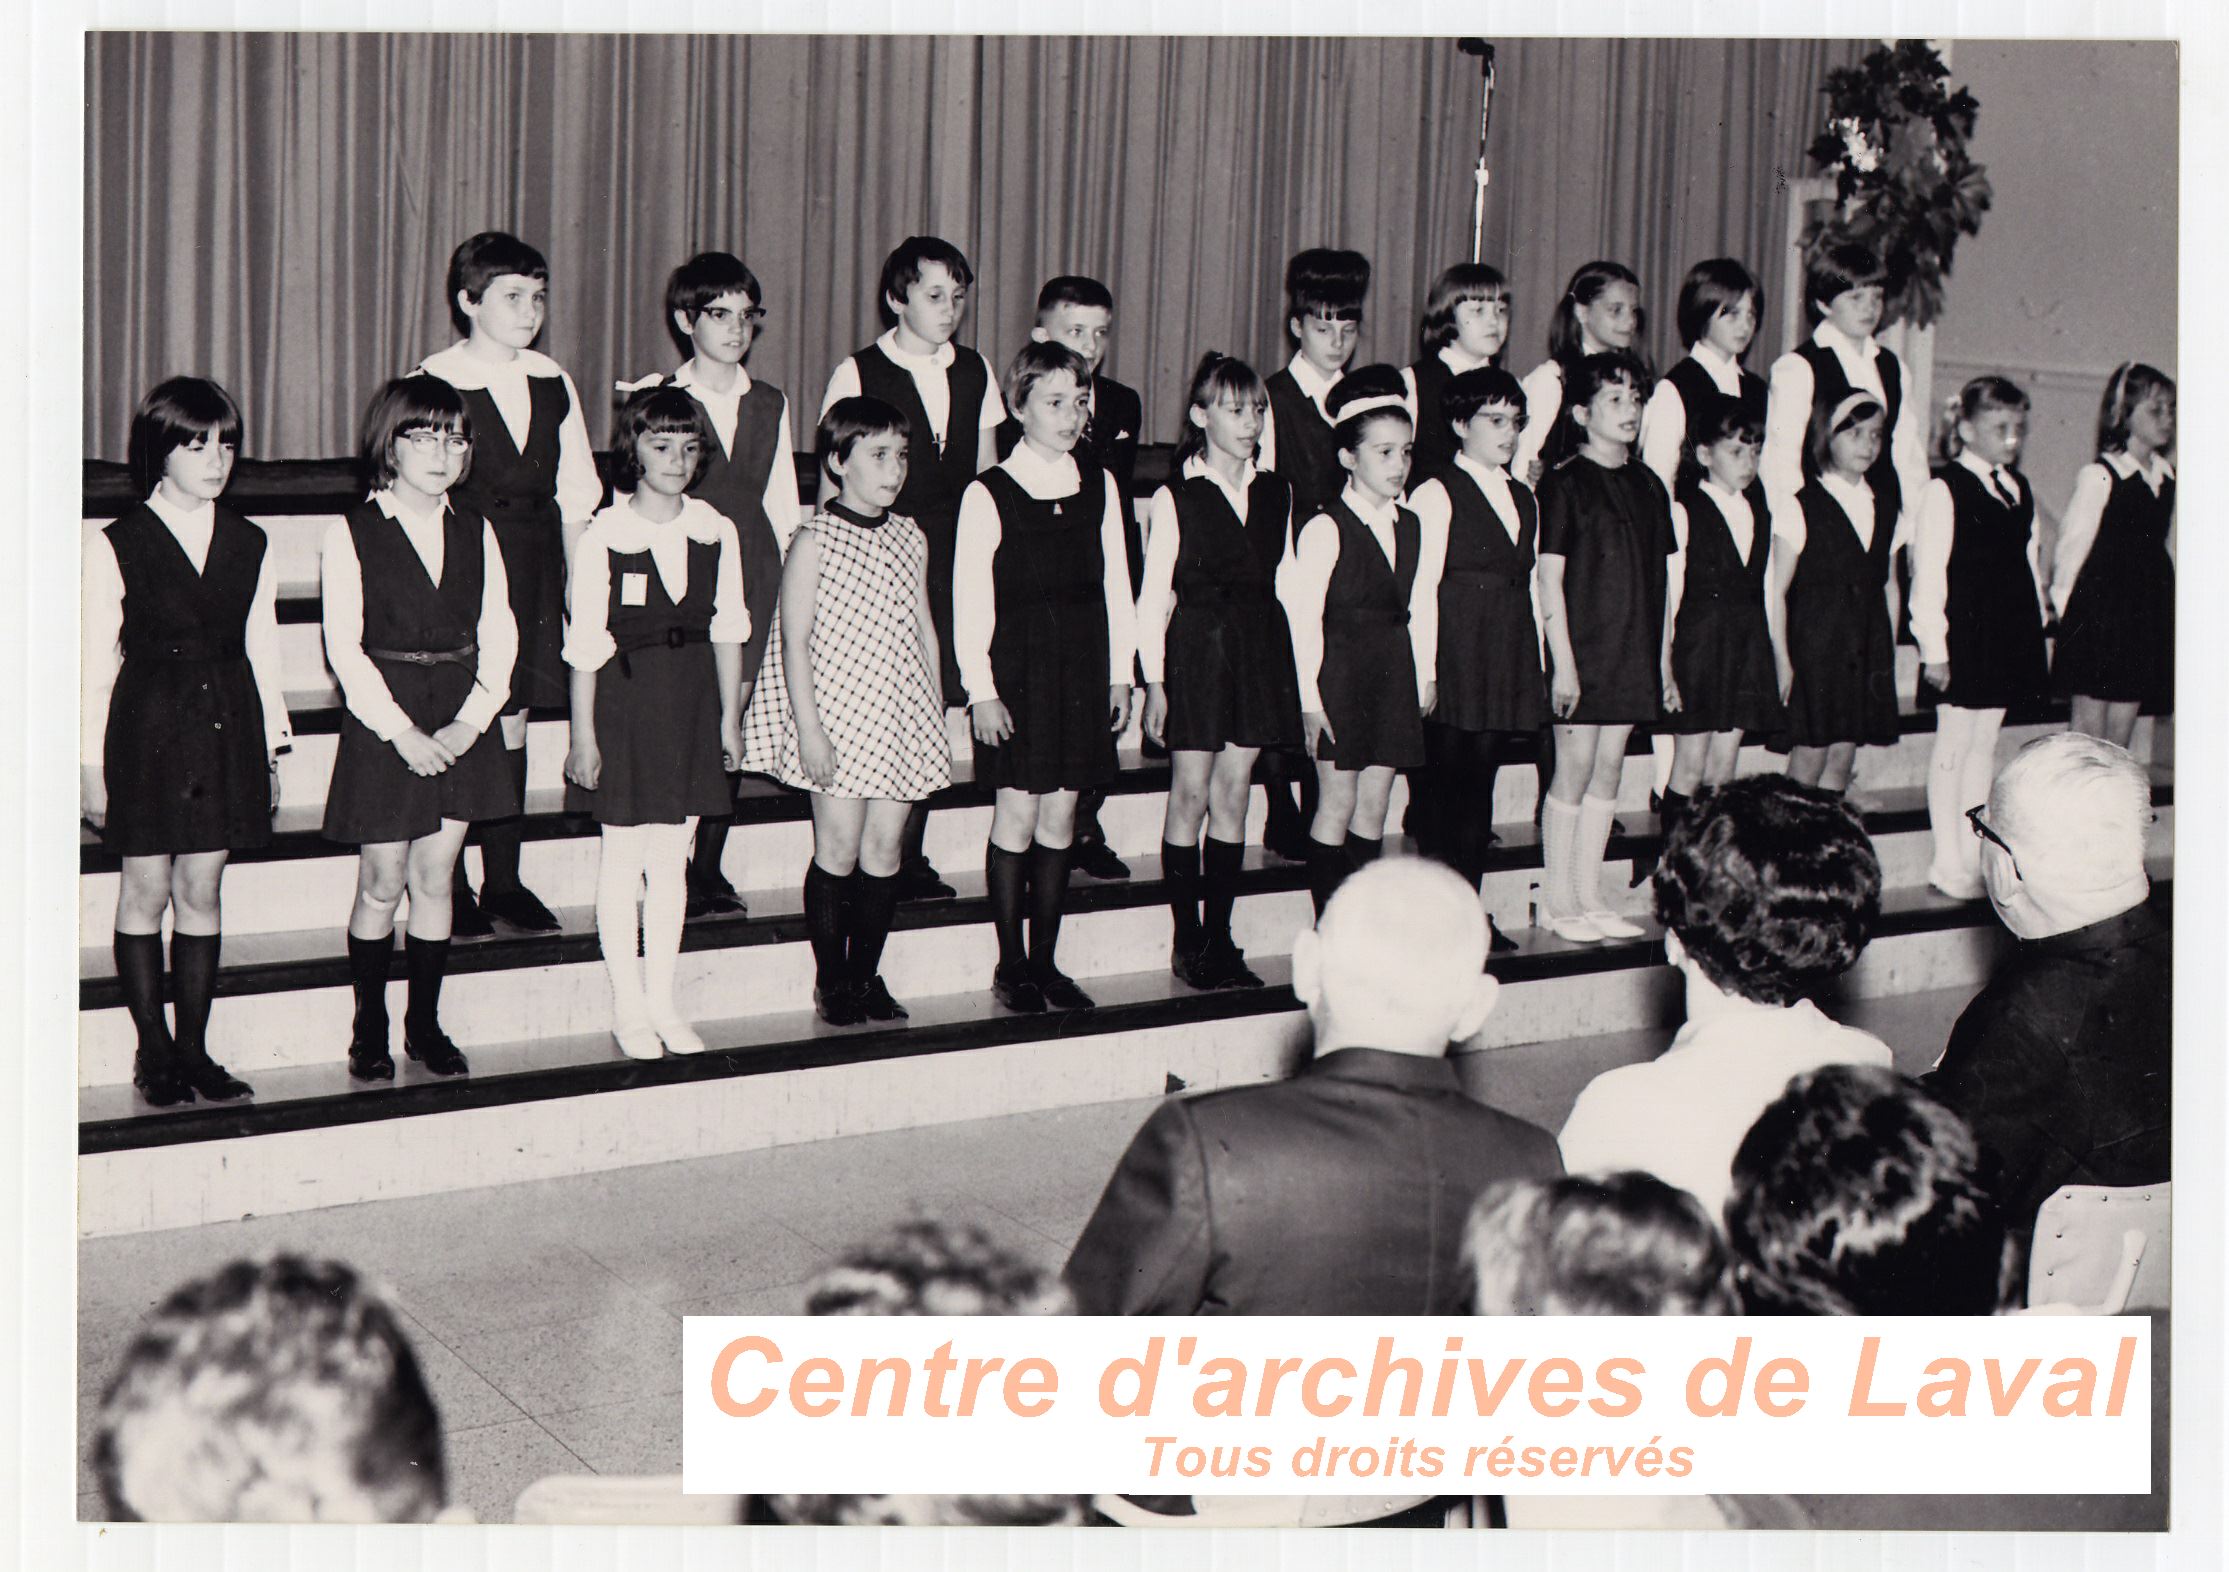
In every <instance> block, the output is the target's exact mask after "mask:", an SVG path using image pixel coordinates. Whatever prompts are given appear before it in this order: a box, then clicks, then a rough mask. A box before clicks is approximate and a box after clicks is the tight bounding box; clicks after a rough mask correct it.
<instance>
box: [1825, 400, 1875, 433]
mask: <svg viewBox="0 0 2229 1572" xmlns="http://www.w3.org/2000/svg"><path fill="white" fill-rule="evenodd" d="M1860 404H1871V405H1873V406H1874V407H1875V408H1877V409H1883V410H1885V409H1886V408H1887V407H1888V406H1887V405H1885V404H1883V403H1882V402H1881V401H1880V400H1879V399H1878V398H1876V397H1874V396H1873V395H1872V394H1870V393H1866V392H1862V391H1861V392H1856V393H1846V394H1844V395H1843V397H1842V402H1841V403H1839V404H1837V405H1835V406H1834V418H1833V419H1831V420H1829V421H1828V422H1827V429H1828V430H1829V431H1840V430H1841V429H1842V422H1843V421H1845V420H1847V419H1849V418H1850V411H1851V410H1853V409H1856V408H1857V407H1858V406H1859V405H1860Z"/></svg>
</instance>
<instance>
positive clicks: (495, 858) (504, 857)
mask: <svg viewBox="0 0 2229 1572" xmlns="http://www.w3.org/2000/svg"><path fill="white" fill-rule="evenodd" d="M503 762H504V763H506V764H508V765H509V766H510V767H511V785H512V787H513V789H515V790H516V791H517V792H518V794H519V805H520V809H521V811H522V812H523V811H524V809H525V804H526V750H525V749H524V748H506V749H504V750H503ZM475 833H476V834H477V835H478V836H479V840H480V871H481V873H482V875H483V876H484V877H483V878H482V879H481V881H480V887H481V890H482V892H483V893H485V892H486V891H488V890H515V889H517V888H518V887H519V845H520V843H521V842H523V841H524V840H525V839H526V825H525V823H524V822H523V821H522V820H519V819H517V818H510V819H491V820H489V821H487V822H486V823H484V824H482V825H480V826H479V827H478V829H477V831H476V832H475ZM406 937H407V936H406Z"/></svg>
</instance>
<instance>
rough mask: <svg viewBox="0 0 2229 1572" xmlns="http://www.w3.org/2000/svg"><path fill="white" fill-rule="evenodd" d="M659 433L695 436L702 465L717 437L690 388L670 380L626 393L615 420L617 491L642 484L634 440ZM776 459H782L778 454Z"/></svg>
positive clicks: (613, 465)
mask: <svg viewBox="0 0 2229 1572" xmlns="http://www.w3.org/2000/svg"><path fill="white" fill-rule="evenodd" d="M658 436H691V437H695V438H696V439H697V442H698V443H699V448H698V456H697V463H698V466H699V467H700V468H701V467H702V466H703V463H704V457H703V456H704V454H706V453H709V452H710V451H711V450H712V443H713V440H714V439H713V436H712V427H711V423H710V422H709V421H707V420H706V419H705V418H704V406H703V405H701V404H699V403H698V402H697V401H696V399H695V397H694V396H692V395H691V394H690V392H689V391H688V389H686V388H677V387H675V386H674V385H673V384H672V383H670V382H665V383H660V384H659V385H658V386H656V387H654V388H639V389H637V390H636V391H634V392H632V393H630V394H628V395H627V401H626V402H625V403H624V404H621V405H620V406H619V418H618V419H617V420H615V421H613V422H612V428H611V484H612V489H613V490H614V491H632V490H634V489H635V487H637V486H639V485H641V484H642V465H641V463H640V461H639V460H638V459H637V458H636V457H635V444H636V443H637V442H639V441H641V440H642V439H643V438H644V437H658ZM775 462H776V463H779V462H781V459H780V456H779V455H777V456H776V458H775ZM692 478H693V477H692Z"/></svg>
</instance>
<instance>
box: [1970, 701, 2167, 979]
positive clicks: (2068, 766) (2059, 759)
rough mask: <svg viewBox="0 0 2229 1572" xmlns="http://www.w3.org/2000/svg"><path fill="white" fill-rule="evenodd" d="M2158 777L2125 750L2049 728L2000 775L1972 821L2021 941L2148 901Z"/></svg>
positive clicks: (1996, 902)
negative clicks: (2147, 853)
mask: <svg viewBox="0 0 2229 1572" xmlns="http://www.w3.org/2000/svg"><path fill="white" fill-rule="evenodd" d="M2151 820H2152V783H2151V778H2150V777H2149V776H2148V775H2147V774H2146V773H2145V770H2144V766H2143V764H2142V763H2141V762H2139V761H2138V760H2137V759H2136V757H2135V756H2134V755H2133V754H2131V753H2130V752H2129V751H2128V750H2127V749H2125V748H2117V747H2115V746H2114V745H2113V744H2112V743H2110V742H2107V741H2105V740H2104V739H2103V738H2100V737H2087V736H2084V735H2083V734H2082V733H2080V732H2073V731H2062V732H2053V733H2052V734H2051V735H2049V736H2047V737H2039V738H2037V739H2036V740H2035V741H2034V742H2031V743H2029V744H2028V745H2027V746H2026V747H2025V748H2022V749H2021V750H2020V751H2019V752H2018V753H2016V754H2014V755H2013V756H2012V759H2011V762H2009V763H2008V764H2006V765H2005V767H2004V768H2003V769H2001V770H1999V771H1998V772H1997V782H1996V785H1995V786H1994V787H1993V788H1991V790H1990V793H1989V806H1988V807H1987V808H1986V809H1984V810H1982V811H1981V812H1980V813H1979V814H1977V815H1976V816H1975V818H1974V831H1975V833H1976V834H1978V835H1979V836H1980V837H1981V839H1982V847H1981V871H1982V878H1983V881H1984V882H1985V883H1986V884H1987V885H1988V887H1989V901H1990V904H1991V905H1993V906H1995V907H1996V908H1997V915H1998V916H1999V917H2000V918H2002V919H2003V921H2004V925H2005V926H2006V927H2007V928H2009V929H2011V930H2012V931H2013V932H2014V933H2015V934H2018V935H2019V936H2020V937H2021V938H2023V939H2043V938H2048V937H2049V936H2051V935H2052V934H2055V933H2066V932H2068V931H2070V930H2072V929H2075V928H2086V927H2088V926H2089V925H2090V924H2091V923H2095V922H2103V921H2105V919H2107V918H2108V917H2117V916H2119V915H2120V914H2121V913H2122V912H2125V911H2127V910H2128V909H2129V908H2130V907H2132V906H2137V905H2140V904H2142V902H2143V900H2144V898H2145V896H2147V895H2149V894H2150V893H2151V881H2150V880H2149V879H2148V878H2147V877H2145V874H2144V830H2145V827H2146V826H2147V825H2149V824H2150V823H2151Z"/></svg>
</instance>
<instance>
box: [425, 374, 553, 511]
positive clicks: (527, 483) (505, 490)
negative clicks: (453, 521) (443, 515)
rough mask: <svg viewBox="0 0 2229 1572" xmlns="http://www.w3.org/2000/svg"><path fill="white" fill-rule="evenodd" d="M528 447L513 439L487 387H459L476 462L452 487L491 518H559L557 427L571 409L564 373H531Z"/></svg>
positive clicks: (475, 507)
mask: <svg viewBox="0 0 2229 1572" xmlns="http://www.w3.org/2000/svg"><path fill="white" fill-rule="evenodd" d="M526 389H527V397H528V408H529V409H530V410H531V411H532V418H531V420H530V423H529V424H528V426H527V430H526V448H525V451H523V452H522V451H520V449H519V448H518V447H517V446H516V445H515V444H514V443H513V442H512V441H511V428H510V427H508V426H506V425H504V423H503V415H502V412H501V411H499V410H498V409H497V408H496V407H495V399H494V397H493V395H491V394H490V393H489V392H488V391H487V389H485V388H459V389H457V392H458V395H459V396H460V397H462V398H463V400H464V407H465V409H466V411H467V412H468V413H469V414H470V415H471V416H472V467H471V468H470V469H468V470H466V471H465V474H464V478H463V479H462V480H460V481H458V482H457V483H456V486H455V487H454V488H453V495H454V498H455V500H457V501H461V502H466V503H469V504H471V506H472V507H473V509H474V510H475V511H477V512H479V513H481V514H483V515H485V516H486V518H487V520H488V521H489V522H490V523H492V524H498V525H501V524H509V523H524V522H528V521H530V520H531V519H532V518H533V517H534V516H535V515H538V514H539V515H546V516H547V517H548V518H550V519H552V520H555V519H556V518H557V511H558V510H557V454H558V440H557V429H558V426H559V425H560V424H561V423H562V422H563V421H564V419H565V417H566V416H567V415H569V414H571V413H572V409H573V400H572V398H571V396H570V395H568V394H567V393H566V391H565V380H564V378H562V377H528V378H527V379H526Z"/></svg>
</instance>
